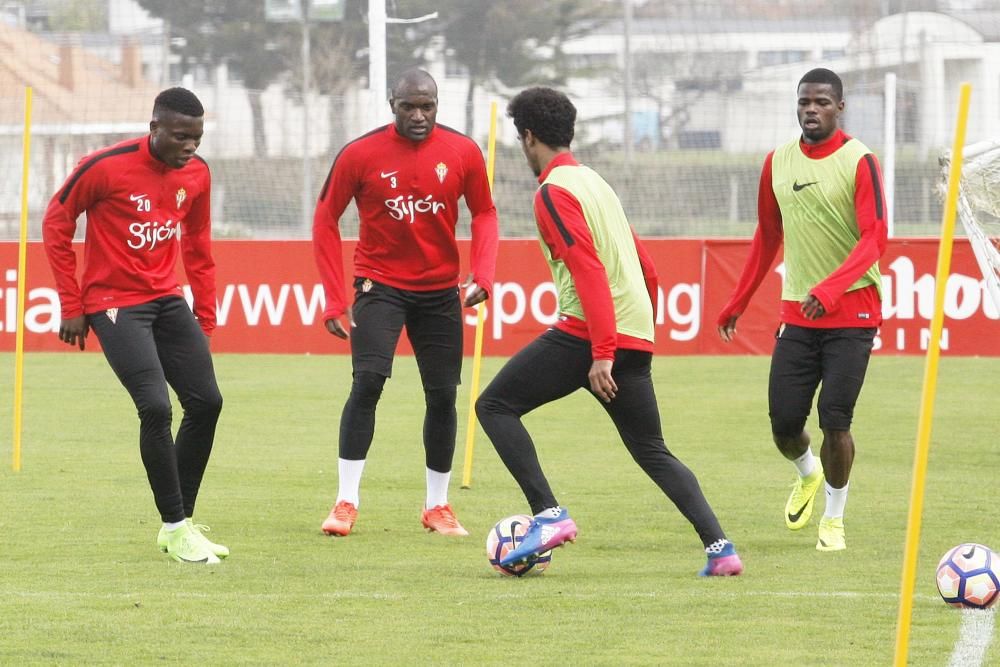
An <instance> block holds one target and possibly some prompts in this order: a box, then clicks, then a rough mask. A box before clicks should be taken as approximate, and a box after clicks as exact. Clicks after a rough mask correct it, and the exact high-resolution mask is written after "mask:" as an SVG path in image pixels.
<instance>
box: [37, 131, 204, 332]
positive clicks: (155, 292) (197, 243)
mask: <svg viewBox="0 0 1000 667" xmlns="http://www.w3.org/2000/svg"><path fill="white" fill-rule="evenodd" d="M210 198H211V175H210V173H209V170H208V165H206V164H205V162H204V160H202V159H201V158H199V157H197V156H196V157H195V159H193V160H191V161H190V162H188V164H186V165H185V166H184V167H182V168H181V169H173V168H171V167H169V166H167V165H166V164H165V163H164V162H161V161H160V160H158V159H157V158H156V157H154V156H153V154H152V153H150V150H149V137H148V136H144V137H140V138H137V139H129V140H127V141H123V142H121V143H118V144H115V145H114V146H111V147H109V148H105V149H102V150H99V151H96V152H94V153H91V154H90V155H87V156H86V157H84V158H83V159H82V160H81V161H80V163H79V164H78V165H77V167H76V169H74V170H73V173H72V174H70V177H69V179H67V181H66V183H65V184H64V185H63V186H62V188H60V190H59V191H58V192H57V193H56V194H55V196H54V197H53V198H52V200H51V201H50V202H49V206H48V209H47V210H46V211H45V219H44V220H43V221H42V238H43V240H44V242H45V251H46V253H47V254H48V257H49V264H50V265H51V267H52V274H53V276H54V277H55V281H56V288H57V289H58V291H59V301H60V306H61V310H62V317H63V319H69V318H72V317H79V316H80V315H83V314H90V313H96V312H100V311H102V310H107V309H108V308H118V307H124V306H134V305H136V304H140V303H146V302H149V301H153V300H154V299H158V298H160V297H163V296H169V295H172V294H173V295H177V296H182V295H183V292H182V291H181V286H180V283H179V282H178V280H177V275H176V273H175V270H174V267H175V266H176V264H177V255H178V252H180V253H181V257H182V259H183V262H184V270H185V273H186V274H187V278H188V281H189V282H190V284H191V291H192V294H193V295H194V314H195V317H197V318H198V323H199V324H200V325H201V328H202V330H203V331H204V332H205V333H206V334H209V335H210V334H211V333H212V331H213V330H214V329H215V309H216V304H215V262H214V260H213V259H212V253H211V235H212V230H211V205H210ZM84 211H86V212H87V234H86V238H85V240H84V246H83V275H82V278H81V280H80V282H79V283H78V282H77V279H76V268H77V267H76V255H75V254H74V252H73V235H74V234H75V233H76V219H77V218H78V217H79V216H80V214H81V213H82V212H84ZM182 231H183V233H182ZM178 238H179V239H180V241H179V243H178Z"/></svg>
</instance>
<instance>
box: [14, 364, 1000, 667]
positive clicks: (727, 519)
mask: <svg viewBox="0 0 1000 667" xmlns="http://www.w3.org/2000/svg"><path fill="white" fill-rule="evenodd" d="M501 363H502V360H499V359H491V358H488V359H486V360H484V364H483V385H485V383H486V382H487V381H488V380H489V379H490V378H491V377H492V376H493V375H494V373H495V372H496V371H497V369H498V368H499V366H500V364H501ZM216 366H217V370H218V376H219V381H220V385H221V387H222V391H223V394H224V396H225V400H226V404H225V408H224V409H223V416H222V420H221V422H220V425H219V432H218V437H217V440H216V448H215V452H214V454H213V458H212V461H211V463H210V466H209V469H208V472H207V475H206V478H205V482H204V485H203V487H202V493H201V496H200V498H199V504H198V512H197V515H196V517H195V518H196V520H198V521H200V522H203V523H207V524H209V525H211V526H212V528H213V532H212V533H211V536H212V537H213V538H215V539H217V540H218V541H220V542H222V543H223V544H226V545H228V546H229V547H230V548H231V550H232V556H231V557H230V558H229V560H228V561H226V562H223V563H222V564H221V565H219V566H215V567H211V568H206V567H196V566H185V565H181V564H179V563H174V562H172V561H170V560H169V559H167V558H166V557H165V556H164V555H162V554H160V553H159V552H158V551H157V549H156V546H155V538H156V532H157V528H158V517H157V515H156V513H155V509H154V507H153V502H152V498H151V495H150V492H149V488H148V485H147V483H146V480H145V475H144V474H143V471H142V468H141V464H140V462H139V452H138V446H137V437H138V436H137V433H138V421H137V419H136V416H135V411H134V408H133V406H132V404H131V402H130V400H129V398H128V396H127V395H126V394H125V392H124V390H123V389H122V388H121V386H120V385H119V384H118V382H117V380H116V379H115V378H114V376H113V374H112V372H111V370H110V369H109V368H108V366H107V364H106V362H105V361H104V359H103V357H102V356H100V355H97V354H79V353H74V352H67V353H61V354H30V355H28V356H27V357H26V360H25V394H24V436H23V459H22V460H23V469H22V471H21V472H19V473H13V472H12V471H11V465H10V462H11V445H10V439H11V436H10V433H11V431H10V424H11V423H12V419H11V410H12V407H11V404H12V400H11V391H10V387H11V386H12V384H13V382H12V381H11V382H6V383H4V386H5V387H7V390H6V391H4V392H3V395H4V397H5V399H6V400H4V401H3V405H2V406H0V424H2V425H3V427H4V429H5V431H6V432H5V433H3V434H2V436H0V453H2V456H3V458H2V469H0V664H11V665H13V664H17V665H27V664H56V665H84V664H86V665H94V664H122V665H125V664H128V665H132V664H154V663H156V664H185V663H186V664H194V663H196V662H197V663H204V664H259V665H291V664H318V665H322V664H337V665H390V664H398V665H404V664H407V665H408V664H435V665H489V664H512V663H516V664H521V663H524V664H538V663H550V662H551V663H554V664H560V663H565V664H588V665H589V664H602V665H631V664H635V665H712V666H715V665H719V664H731V665H766V666H768V667H773V666H776V665H876V664H889V663H890V662H891V660H892V655H893V645H894V640H895V632H896V615H897V610H898V588H899V578H900V570H901V563H902V556H903V546H904V539H905V528H906V516H907V515H906V512H907V506H908V500H909V494H910V484H911V472H912V468H913V455H914V443H915V439H916V429H917V418H918V413H919V402H920V394H921V383H922V379H923V369H924V360H923V358H920V357H909V358H899V357H878V358H876V359H874V360H873V361H872V364H871V367H870V369H869V375H868V382H867V384H866V386H865V390H864V392H863V393H862V397H861V400H860V402H859V405H858V409H857V413H856V419H855V427H854V434H855V439H856V441H857V443H858V454H857V459H856V462H855V468H854V475H853V479H852V481H851V496H850V500H849V502H848V506H847V515H846V525H847V537H848V550H847V551H846V552H841V553H833V554H824V553H819V552H817V551H816V550H815V548H814V545H815V541H816V532H815V531H816V520H817V519H816V516H814V518H813V521H812V523H811V524H810V526H809V527H808V528H806V529H804V530H802V531H800V532H795V533H793V532H790V531H788V530H786V528H785V526H784V523H783V520H782V516H781V515H782V510H783V507H784V502H785V498H786V495H787V493H788V491H789V485H790V483H791V481H792V478H793V469H792V467H791V465H790V464H788V463H786V462H785V461H783V460H782V459H781V457H780V456H779V454H778V453H777V451H776V450H775V448H774V447H773V445H772V444H771V442H770V436H769V429H768V421H767V405H766V382H767V367H768V359H767V358H765V357H733V358H721V357H680V358H668V357H660V358H658V359H657V360H656V361H655V366H654V378H655V381H656V385H657V393H658V398H659V402H660V408H661V414H662V416H663V423H664V432H665V435H666V439H667V444H668V446H670V447H671V449H672V450H673V451H674V453H675V454H676V455H677V456H678V457H679V458H680V459H681V460H682V461H684V462H685V463H686V464H687V465H688V466H690V467H691V468H692V470H694V472H695V474H696V475H697V476H698V478H699V480H700V482H701V485H702V487H703V489H704V491H705V493H706V495H707V497H708V498H709V501H710V502H711V503H712V505H713V507H714V508H715V510H716V512H717V514H718V515H719V518H720V520H721V522H722V524H723V527H724V528H726V530H727V532H728V533H729V536H730V538H731V539H732V540H733V541H734V542H735V543H736V545H737V547H738V548H739V551H740V554H741V556H742V557H743V559H744V562H745V564H746V567H747V570H746V573H745V575H744V576H742V577H738V578H732V579H711V580H705V579H699V578H698V577H696V576H695V573H696V572H697V570H698V569H699V568H700V567H701V566H702V564H703V555H702V553H701V549H700V544H699V542H698V540H697V537H696V535H695V533H694V531H693V530H692V529H691V528H690V526H689V525H688V524H687V523H686V522H685V521H684V520H683V518H682V517H681V516H680V514H679V513H678V512H677V511H676V510H675V509H674V507H673V505H671V504H670V503H669V502H668V501H667V500H666V498H664V497H663V496H662V495H661V494H660V492H659V491H658V490H657V489H656V487H655V486H654V485H653V484H652V482H650V481H649V480H648V479H647V478H646V477H645V476H644V475H643V474H642V472H641V471H640V470H639V469H638V467H637V466H636V465H635V464H634V463H633V462H632V461H631V459H630V458H629V457H628V454H627V453H626V451H625V449H624V447H623V446H622V445H621V443H620V441H619V440H618V438H617V435H616V433H615V432H614V430H613V428H612V426H611V424H610V422H609V421H608V420H607V418H606V416H605V415H604V412H603V411H602V410H601V409H600V408H599V407H598V406H597V405H596V404H594V403H593V399H592V398H590V397H589V396H587V395H585V394H584V393H582V392H578V393H577V394H575V395H574V396H572V397H570V398H568V399H566V400H563V401H561V402H559V403H556V404H553V405H550V406H546V407H544V408H542V409H540V410H538V411H537V412H536V413H533V414H532V415H530V416H529V417H528V418H527V424H528V427H529V429H530V430H531V431H532V433H533V434H534V436H535V438H536V443H537V445H538V449H539V454H540V457H541V459H542V463H543V465H544V466H545V469H546V471H547V472H548V474H549V477H550V480H551V482H552V485H553V488H554V490H555V491H556V495H557V497H558V498H559V499H560V501H561V502H562V503H563V504H565V505H566V506H567V507H569V508H570V509H571V511H572V512H573V516H574V517H575V518H576V520H577V522H578V524H579V527H580V536H579V539H578V540H577V542H576V544H574V545H569V546H567V547H566V548H563V549H559V550H557V551H556V552H555V553H554V555H553V561H552V566H551V567H550V568H549V570H548V572H546V573H545V574H544V575H543V576H540V577H533V578H525V579H520V580H519V579H512V578H504V577H500V576H498V575H497V574H496V573H494V572H493V570H492V569H491V568H490V566H489V564H488V563H487V560H486V556H485V553H484V541H485V536H486V533H487V531H488V530H489V528H490V527H491V526H492V524H493V523H494V522H495V521H496V520H497V519H499V518H501V517H503V516H506V515H508V514H514V513H520V512H525V511H527V506H526V505H525V503H524V500H523V497H522V496H521V493H520V491H519V489H518V488H517V486H516V485H515V483H514V481H513V480H512V479H511V478H510V476H509V475H508V473H507V471H506V469H504V468H503V466H502V464H501V463H500V461H499V459H498V458H497V456H496V454H495V453H494V451H493V448H492V446H491V445H490V443H489V441H488V440H487V439H486V438H485V436H484V435H483V434H482V432H481V431H480V432H479V434H478V436H477V437H476V441H475V465H474V472H473V480H472V488H471V489H460V488H459V487H460V482H461V473H462V460H463V455H464V446H463V443H464V441H465V424H466V417H467V408H468V393H467V392H468V390H469V387H468V385H469V383H470V382H469V371H470V369H471V363H467V364H466V371H465V378H466V382H465V385H463V387H462V388H460V392H459V434H458V436H459V437H458V441H459V445H458V449H457V451H456V456H455V472H454V474H453V479H452V488H451V500H452V504H453V506H454V507H455V509H456V512H457V513H458V516H459V517H460V519H461V520H462V522H463V523H464V524H465V526H466V528H468V529H469V530H470V532H471V533H472V535H471V536H470V537H468V538H465V539H455V538H444V537H441V536H439V535H434V534H428V533H426V532H424V531H423V529H422V527H421V525H420V509H421V505H422V502H423V494H424V467H423V455H422V447H421V444H420V430H421V420H422V414H423V405H422V395H421V392H420V391H419V389H418V387H419V384H418V379H417V374H416V369H415V364H414V362H413V360H412V358H407V357H403V358H399V359H397V361H396V368H395V376H394V377H393V378H392V380H390V382H389V383H388V384H387V386H386V390H385V393H384V395H383V398H382V401H381V403H380V405H379V409H378V424H377V428H376V434H375V443H374V445H373V447H372V450H371V453H370V456H369V459H368V464H367V468H366V470H365V478H364V481H363V484H362V490H361V491H362V504H361V514H360V517H359V521H358V523H357V525H356V527H355V533H354V534H352V535H351V536H350V537H348V538H345V539H334V538H328V537H326V536H324V535H322V534H321V533H320V530H319V525H320V523H321V522H322V520H323V518H324V517H325V515H326V512H327V511H328V510H329V508H330V505H331V504H332V502H333V500H334V498H335V495H336V464H337V449H336V433H337V425H338V421H339V416H340V411H341V408H342V406H343V402H344V399H345V397H346V395H347V391H348V388H349V383H350V366H349V360H348V359H346V358H344V357H332V356H320V357H315V356H314V357H297V356H238V355H219V356H217V357H216ZM0 372H2V373H8V375H7V377H9V378H13V357H12V355H10V354H7V355H2V356H0ZM998 397H1000V360H997V359H973V358H961V359H959V358H954V359H953V358H946V359H944V360H943V361H942V364H941V373H940V376H939V380H938V396H937V401H936V409H935V420H934V427H933V437H932V445H931V456H930V466H929V471H928V476H927V490H926V500H925V507H924V521H923V532H922V540H921V545H920V560H919V565H918V576H917V586H916V597H915V602H914V612H913V625H912V629H911V642H910V664H911V665H935V666H936V665H944V664H946V663H947V662H948V659H949V656H950V655H951V652H952V649H953V646H954V644H955V642H956V641H957V639H958V636H959V625H960V619H961V616H962V615H961V613H959V612H957V611H955V610H952V609H951V608H949V607H947V606H946V605H945V604H944V603H943V602H942V601H941V600H940V599H939V598H938V596H937V592H936V589H935V587H934V581H933V570H934V566H935V565H936V563H937V560H938V558H939V557H940V556H941V554H943V553H944V552H945V551H946V549H948V548H949V547H951V546H953V545H955V544H958V543H961V542H965V541H977V542H982V543H985V544H988V545H991V546H993V548H994V549H1000V510H998V507H1000V505H998V504H997V502H996V498H997V492H996V484H997V479H998V474H1000V473H998V470H1000V456H998V453H1000V450H998V430H1000V429H998V426H997V424H998V421H997V417H996V415H997V405H998ZM177 413H179V410H177ZM175 421H176V418H175ZM810 431H811V432H812V433H813V434H814V437H815V438H816V442H815V444H817V445H818V439H819V437H820V436H819V431H818V427H817V425H816V422H815V417H812V418H811V419H810ZM817 451H818V450H817ZM821 512H822V504H821V503H820V504H819V506H818V507H817V515H818V514H820V513H821ZM992 649H993V650H992V652H990V653H987V664H991V665H1000V649H998V647H997V642H994V645H993V647H992Z"/></svg>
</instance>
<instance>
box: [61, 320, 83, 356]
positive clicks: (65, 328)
mask: <svg viewBox="0 0 1000 667" xmlns="http://www.w3.org/2000/svg"><path fill="white" fill-rule="evenodd" d="M89 328H90V327H89V326H88V325H87V316H86V315H78V316H76V317H71V318H69V319H68V320H63V321H62V322H61V323H60V324H59V340H61V341H62V342H64V343H66V344H67V345H76V346H77V347H79V348H80V349H81V350H82V349H84V348H85V347H86V345H87V330H88V329H89Z"/></svg>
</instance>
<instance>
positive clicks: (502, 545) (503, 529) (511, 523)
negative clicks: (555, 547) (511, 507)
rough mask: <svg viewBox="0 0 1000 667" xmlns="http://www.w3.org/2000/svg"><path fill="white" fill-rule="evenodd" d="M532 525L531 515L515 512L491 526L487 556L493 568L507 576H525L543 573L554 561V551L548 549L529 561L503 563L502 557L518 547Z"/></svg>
mask: <svg viewBox="0 0 1000 667" xmlns="http://www.w3.org/2000/svg"><path fill="white" fill-rule="evenodd" d="M530 525H531V517H530V516H528V515H526V514H515V515H513V516H508V517H505V518H503V519H500V520H499V521H497V522H496V525H495V526H493V527H492V528H490V532H489V534H488V535H487V536H486V557H487V558H489V560H490V565H492V566H493V569H494V570H496V571H497V572H499V573H500V574H502V575H504V576H505V577H523V576H524V575H526V574H541V573H542V572H544V571H545V569H546V568H547V567H548V566H549V564H550V563H551V562H552V552H551V551H546V552H545V553H542V554H539V555H538V556H537V557H536V558H534V559H531V560H529V561H528V562H527V563H518V564H516V565H501V564H500V559H502V558H503V557H504V556H506V555H507V553H508V552H509V551H511V550H512V549H514V548H516V547H517V546H518V545H519V544H521V541H522V540H523V539H524V534H525V533H527V532H528V527H529V526H530Z"/></svg>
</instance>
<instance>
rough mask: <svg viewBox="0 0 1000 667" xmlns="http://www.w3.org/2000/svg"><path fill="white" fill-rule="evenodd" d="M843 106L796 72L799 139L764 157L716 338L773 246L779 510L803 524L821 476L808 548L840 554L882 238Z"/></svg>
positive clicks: (826, 87) (836, 93) (838, 92)
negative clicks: (815, 419) (782, 468)
mask: <svg viewBox="0 0 1000 667" xmlns="http://www.w3.org/2000/svg"><path fill="white" fill-rule="evenodd" d="M843 111H844V86H843V83H842V82H841V80H840V77H839V76H837V75H836V74H835V73H834V72H831V71H830V70H828V69H823V68H818V69H814V70H811V71H809V72H807V73H806V74H805V76H803V77H802V79H801V80H800V81H799V85H798V119H799V126H800V127H801V128H802V136H801V137H800V138H795V139H793V140H792V141H790V142H787V143H786V144H784V145H782V146H779V147H778V148H777V149H775V150H774V151H772V152H770V153H768V155H767V157H766V158H765V159H764V167H763V170H762V171H761V177H760V189H759V192H758V198H757V217H758V225H757V232H756V233H755V234H754V238H753V244H752V245H751V247H750V256H749V257H747V261H746V264H745V265H744V267H743V272H742V274H741V275H740V280H739V284H737V286H736V289H735V290H734V291H733V295H732V297H731V298H730V299H729V303H727V304H726V306H725V307H724V308H723V309H722V312H721V313H719V318H718V327H719V335H720V336H721V337H722V339H723V340H724V341H726V342H729V341H731V340H732V339H733V337H734V336H735V335H736V320H737V318H739V316H740V315H742V314H743V312H744V311H745V310H746V307H747V304H748V303H749V302H750V298H751V297H752V296H753V294H754V292H755V291H756V290H757V287H758V286H759V285H760V283H761V281H762V280H763V279H764V276H765V275H767V272H768V270H769V269H770V267H771V263H772V262H773V261H774V257H775V255H776V254H777V252H778V249H779V248H780V247H781V245H782V244H784V246H785V254H784V259H785V275H784V278H785V279H784V284H783V286H782V294H781V312H780V315H779V319H780V324H779V327H778V331H777V333H776V335H775V338H776V341H775V345H774V353H773V354H772V355H771V374H770V379H769V381H768V404H769V415H770V418H771V434H772V436H773V439H774V443H775V445H777V447H778V450H779V451H780V452H781V454H782V455H783V456H784V457H785V458H786V459H788V460H789V461H791V462H792V463H794V464H795V467H796V469H797V471H798V477H797V478H796V481H795V486H794V488H793V489H792V493H791V495H790V496H789V497H788V500H787V502H786V503H785V525H787V526H788V528H789V529H791V530H799V529H801V528H804V527H805V526H806V524H808V523H809V518H810V517H811V516H812V510H813V504H814V499H815V497H816V492H817V491H818V490H819V487H820V486H821V485H823V481H824V473H825V477H826V484H825V486H826V508H825V510H824V512H823V518H822V519H821V520H820V522H819V539H818V540H817V542H816V549H818V550H819V551H841V550H843V549H846V548H847V541H846V538H845V533H844V506H845V505H846V503H847V489H848V482H849V481H850V476H851V467H852V465H853V463H854V438H853V437H852V436H851V421H852V420H853V417H854V406H855V404H856V403H857V400H858V396H859V395H860V393H861V386H862V384H864V380H865V372H866V371H867V369H868V360H869V357H870V356H871V351H872V347H873V344H874V339H875V334H876V332H877V331H878V326H879V325H880V324H881V323H882V281H881V276H880V274H879V268H878V260H879V258H880V257H881V256H882V254H883V253H884V252H885V247H886V238H887V229H886V221H885V204H884V196H883V194H882V192H883V190H882V174H881V171H880V170H879V165H878V160H877V159H876V158H875V155H874V154H873V153H872V152H871V151H870V150H869V149H868V148H867V147H866V146H865V145H864V144H862V143H861V142H859V141H858V140H857V139H854V138H852V137H850V136H848V135H847V134H845V133H844V131H843V130H841V129H840V127H839V119H840V114H841V113H842V112H843ZM821 384H822V389H820V392H819V401H818V404H817V408H818V412H819V426H820V429H821V430H822V431H823V445H822V448H821V449H820V458H821V465H822V467H820V466H818V465H816V460H815V459H814V457H813V454H812V449H811V448H810V446H809V443H810V439H809V433H808V432H807V431H806V430H805V425H806V419H807V418H808V417H809V411H810V408H811V407H812V402H813V397H814V396H815V395H816V390H817V388H819V386H820V385H821Z"/></svg>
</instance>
